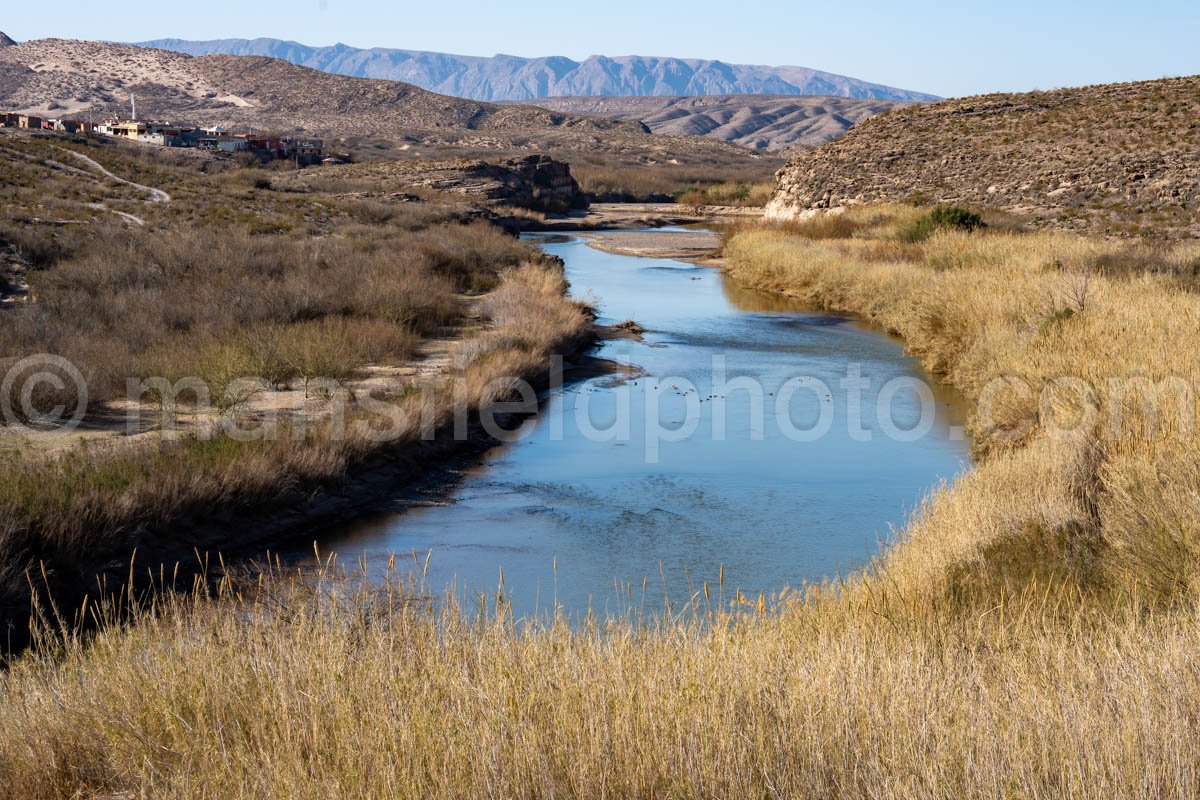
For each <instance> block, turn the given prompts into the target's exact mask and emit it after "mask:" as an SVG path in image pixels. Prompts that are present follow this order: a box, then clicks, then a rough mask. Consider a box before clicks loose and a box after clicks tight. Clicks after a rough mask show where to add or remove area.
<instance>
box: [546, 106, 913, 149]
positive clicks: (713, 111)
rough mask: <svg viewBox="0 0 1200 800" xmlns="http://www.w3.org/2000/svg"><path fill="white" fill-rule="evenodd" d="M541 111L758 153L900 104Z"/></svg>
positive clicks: (830, 136) (834, 131)
mask: <svg viewBox="0 0 1200 800" xmlns="http://www.w3.org/2000/svg"><path fill="white" fill-rule="evenodd" d="M537 103H538V105H539V106H541V107H542V108H549V109H553V110H555V111H561V112H565V113H569V114H593V115H596V116H602V117H612V118H613V119H625V120H637V121H640V122H643V123H645V124H646V126H647V127H649V128H650V130H652V131H654V132H655V133H658V134H663V135H672V136H705V137H708V138H710V139H717V140H719V141H722V142H730V143H732V144H737V145H741V146H742V147H750V148H754V149H756V150H772V151H774V150H784V149H786V148H789V147H816V146H818V145H822V144H825V143H826V142H831V141H833V140H834V139H837V138H838V137H840V136H843V135H845V133H846V131H848V130H849V129H850V127H851V126H853V125H856V124H857V123H859V122H861V121H863V120H864V119H867V118H868V117H872V116H874V115H876V114H881V113H883V112H884V111H890V110H891V109H893V108H898V107H901V106H903V105H905V104H904V103H901V102H898V101H895V100H878V99H858V98H845V97H791V96H779V95H716V96H706V97H551V98H546V99H542V100H538V101H537Z"/></svg>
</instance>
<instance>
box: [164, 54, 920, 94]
mask: <svg viewBox="0 0 1200 800" xmlns="http://www.w3.org/2000/svg"><path fill="white" fill-rule="evenodd" d="M142 44H143V45H144V46H147V47H158V48H163V49H166V50H175V51H178V52H181V53H187V54H189V55H195V56H200V55H212V54H216V53H223V54H226V55H242V56H270V57H272V58H280V59H283V60H285V61H290V62H291V63H293V64H300V65H302V66H305V67H312V68H313V69H319V70H322V71H323V72H332V73H336V74H339V75H351V76H354V77H358V78H384V79H387V80H399V81H406V82H408V83H412V84H416V85H417V86H421V87H423V88H425V89H429V90H430V91H434V92H439V93H441V94H449V95H454V96H456V97H468V98H472V99H475V100H488V101H493V102H500V101H523V100H537V99H540V98H543V97H570V96H597V95H608V96H615V97H626V96H630V97H640V96H666V95H673V96H687V95H721V94H779V95H831V96H837V97H862V98H879V99H886V100H905V101H910V102H923V101H929V100H935V99H937V98H935V97H934V96H933V95H929V94H924V93H922V92H912V91H908V90H905V89H896V88H894V87H891V86H883V85H881V84H877V83H869V82H867V81H862V80H858V79H856V78H847V77H845V76H843V75H834V74H832V73H829V72H822V71H820V70H815V69H809V68H807V67H763V66H750V65H745V64H726V63H724V62H722V61H711V60H703V59H689V58H659V57H643V56H621V57H615V58H610V57H608V56H592V57H590V58H587V59H585V60H583V61H573V60H571V59H569V58H564V57H562V56H550V57H546V58H519V57H517V56H506V55H498V56H493V57H491V58H484V57H479V56H456V55H449V54H446V53H429V52H424V51H420V50H390V49H385V48H372V49H369V50H363V49H359V48H355V47H348V46H346V45H344V44H337V45H333V46H332V47H309V46H307V45H303V44H299V43H297V42H285V41H280V40H279V39H220V40H215V41H206V42H194V41H186V40H183V39H158V40H156V41H152V42H143V43H142Z"/></svg>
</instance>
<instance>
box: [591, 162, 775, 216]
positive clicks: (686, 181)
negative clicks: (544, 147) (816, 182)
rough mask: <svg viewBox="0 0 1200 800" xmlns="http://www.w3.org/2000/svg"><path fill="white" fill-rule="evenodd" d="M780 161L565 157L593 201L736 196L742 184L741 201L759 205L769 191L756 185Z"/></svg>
mask: <svg viewBox="0 0 1200 800" xmlns="http://www.w3.org/2000/svg"><path fill="white" fill-rule="evenodd" d="M780 164H781V161H780V160H779V159H775V158H771V157H764V158H763V159H762V161H761V162H760V163H744V162H743V163H732V164H715V165H714V164H708V163H706V164H704V165H703V166H699V167H696V166H688V165H684V164H646V165H639V166H626V165H621V164H619V163H610V162H609V161H608V160H605V159H598V160H596V159H592V160H589V159H585V158H584V157H583V156H577V157H575V158H572V160H571V172H572V174H573V175H574V176H575V178H576V180H578V181H579V187H580V188H581V189H582V190H583V191H584V192H587V193H588V194H589V195H591V196H592V198H593V199H594V200H597V201H599V202H607V203H613V202H651V203H669V202H673V201H674V200H676V199H677V198H680V197H681V196H683V195H685V194H686V193H689V192H693V193H694V192H703V191H706V190H708V191H713V192H716V193H718V194H720V196H722V197H724V198H726V199H730V198H731V196H732V195H734V194H741V192H740V189H739V188H738V187H739V186H746V187H747V192H746V193H745V194H744V195H742V202H746V201H747V200H749V199H750V198H753V199H754V200H755V202H754V203H747V204H750V205H757V204H760V203H758V202H757V201H759V200H761V201H762V204H765V203H766V201H767V200H768V199H770V198H769V194H770V193H769V191H768V190H765V189H763V188H762V187H764V186H766V185H767V183H768V182H769V181H770V179H771V175H772V173H773V172H774V171H775V170H776V169H778V168H779V166H780ZM764 194H765V195H766V196H763V195H764ZM680 202H683V201H682V200H680ZM740 204H741V203H718V205H740Z"/></svg>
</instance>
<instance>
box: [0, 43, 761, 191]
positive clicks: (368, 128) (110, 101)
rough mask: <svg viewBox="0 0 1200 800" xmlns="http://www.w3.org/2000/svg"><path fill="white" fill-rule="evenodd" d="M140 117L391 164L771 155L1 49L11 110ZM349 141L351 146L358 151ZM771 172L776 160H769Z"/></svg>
mask: <svg viewBox="0 0 1200 800" xmlns="http://www.w3.org/2000/svg"><path fill="white" fill-rule="evenodd" d="M131 94H134V95H136V96H137V104H138V113H139V115H141V116H147V117H151V118H154V119H158V120H162V119H166V120H170V121H172V122H190V123H201V124H216V125H224V126H253V127H256V128H265V129H273V130H277V131H282V132H291V131H304V132H307V133H309V134H311V135H316V136H324V137H328V138H340V139H344V140H349V141H350V142H352V143H359V144H360V145H361V144H362V143H363V142H368V144H367V145H363V146H364V147H365V148H366V149H367V150H372V149H373V146H372V145H370V140H372V139H374V140H386V141H387V142H390V143H391V146H389V147H386V148H384V150H381V151H380V152H381V153H383V152H384V151H386V157H389V158H397V157H404V158H409V157H414V158H417V157H419V158H428V157H433V158H442V157H449V156H458V155H470V156H476V155H488V156H489V157H490V156H491V155H494V154H503V155H507V156H521V155H526V154H530V153H550V154H554V155H561V156H566V157H568V158H575V157H579V156H580V155H581V154H582V155H583V156H585V157H587V158H589V159H595V158H597V157H600V156H603V157H604V158H606V159H608V158H611V159H613V161H614V163H619V164H627V165H639V166H640V165H656V164H666V165H673V166H680V167H685V166H687V165H710V164H744V165H747V166H748V167H749V168H752V169H754V170H756V171H758V170H759V167H761V166H762V165H766V161H764V160H763V157H762V156H761V154H756V153H753V152H751V151H749V150H747V149H745V148H741V147H736V146H734V145H730V144H727V143H725V142H719V141H715V140H710V139H702V138H695V137H669V136H656V135H651V133H650V131H649V129H648V128H646V127H645V126H644V125H642V124H641V123H639V122H636V121H624V120H613V119H605V118H600V117H594V116H578V115H572V114H566V113H562V112H556V111H550V110H546V109H543V108H537V107H533V106H523V105H496V104H491V103H482V102H478V101H474V100H462V99H459V98H455V97H447V96H444V95H438V94H433V93H432V92H428V91H425V90H424V89H420V88H418V87H416V86H413V85H411V84H407V83H401V82H397V81H387V80H369V79H365V78H354V77H347V76H343V75H331V74H328V73H325V72H319V71H317V70H313V69H308V68H306V67H299V66H296V65H294V64H290V63H288V62H286V61H281V60H278V59H273V58H265V57H253V56H230V55H213V56H203V57H192V56H187V55H183V54H180V53H174V52H168V51H166V50H155V49H149V48H143V47H135V46H132V45H119V44H111V43H104V42H91V41H76V40H64V39H42V40H38V41H32V42H24V43H22V44H19V45H15V46H9V47H4V48H0V109H3V110H8V111H30V112H33V113H39V114H43V115H46V116H52V117H56V116H68V115H93V116H99V115H101V114H105V113H120V114H126V115H127V114H129V110H130V102H129V100H130V95H131ZM347 146H349V145H347ZM767 166H769V165H767Z"/></svg>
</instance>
